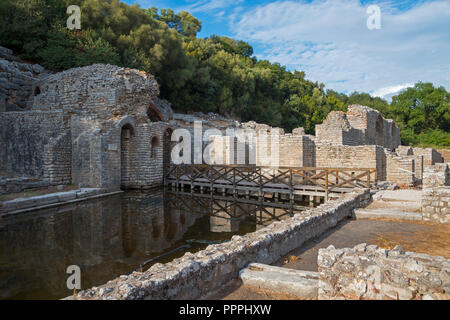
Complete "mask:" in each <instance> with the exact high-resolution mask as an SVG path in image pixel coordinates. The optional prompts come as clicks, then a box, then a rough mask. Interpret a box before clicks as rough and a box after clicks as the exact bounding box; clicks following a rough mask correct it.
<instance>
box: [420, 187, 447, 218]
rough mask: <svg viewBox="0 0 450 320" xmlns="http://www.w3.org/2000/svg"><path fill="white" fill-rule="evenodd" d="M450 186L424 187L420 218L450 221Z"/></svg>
mask: <svg viewBox="0 0 450 320" xmlns="http://www.w3.org/2000/svg"><path fill="white" fill-rule="evenodd" d="M449 204H450V187H439V188H431V189H424V190H423V194H422V218H423V220H426V221H434V222H439V223H450V207H449Z"/></svg>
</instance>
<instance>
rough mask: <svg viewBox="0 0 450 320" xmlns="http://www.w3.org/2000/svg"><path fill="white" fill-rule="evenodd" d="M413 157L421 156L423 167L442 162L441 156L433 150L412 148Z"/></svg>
mask: <svg viewBox="0 0 450 320" xmlns="http://www.w3.org/2000/svg"><path fill="white" fill-rule="evenodd" d="M412 149H413V154H414V155H420V156H423V163H424V165H425V166H431V165H434V164H436V163H441V162H443V158H442V156H441V154H440V153H439V152H438V151H436V150H435V149H433V148H412Z"/></svg>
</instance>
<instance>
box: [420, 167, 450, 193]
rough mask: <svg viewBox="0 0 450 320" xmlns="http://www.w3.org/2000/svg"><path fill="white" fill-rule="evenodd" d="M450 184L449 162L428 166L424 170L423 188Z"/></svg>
mask: <svg viewBox="0 0 450 320" xmlns="http://www.w3.org/2000/svg"><path fill="white" fill-rule="evenodd" d="M448 185H450V169H449V165H448V164H447V163H438V164H435V165H433V166H427V167H425V168H424V172H423V189H428V188H435V187H441V186H448Z"/></svg>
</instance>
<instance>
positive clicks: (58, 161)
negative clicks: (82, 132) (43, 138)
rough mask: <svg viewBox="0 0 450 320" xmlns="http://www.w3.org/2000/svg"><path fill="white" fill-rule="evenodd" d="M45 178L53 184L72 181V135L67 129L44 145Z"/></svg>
mask: <svg viewBox="0 0 450 320" xmlns="http://www.w3.org/2000/svg"><path fill="white" fill-rule="evenodd" d="M43 178H44V180H46V181H48V182H50V183H51V184H71V183H72V148H71V136H70V132H69V131H67V132H65V133H63V134H61V135H59V136H58V137H57V138H50V140H49V143H48V144H47V145H45V147H44V176H43Z"/></svg>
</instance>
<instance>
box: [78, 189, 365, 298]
mask: <svg viewBox="0 0 450 320" xmlns="http://www.w3.org/2000/svg"><path fill="white" fill-rule="evenodd" d="M368 201H370V192H369V190H368V189H366V190H357V189H355V191H354V192H353V193H349V194H347V195H346V196H345V197H343V198H340V199H337V200H333V201H330V202H327V203H325V204H322V205H321V206H319V207H317V208H313V209H310V210H306V211H304V212H302V213H300V214H297V215H295V216H294V217H292V218H289V219H286V220H284V221H280V222H275V223H273V224H271V225H269V226H267V227H265V228H262V229H260V230H258V231H256V232H252V233H250V234H247V235H245V236H233V237H232V239H231V241H229V242H226V243H221V244H215V245H210V246H208V247H207V248H206V249H205V250H202V251H199V252H197V253H195V254H192V253H186V254H185V255H184V256H183V257H182V258H179V259H174V260H173V261H172V262H169V263H166V264H160V263H157V264H155V265H153V266H152V267H151V268H150V269H148V270H147V271H145V272H133V273H132V274H130V275H128V276H125V275H123V276H120V277H119V278H117V279H114V280H111V281H109V282H108V283H106V284H105V285H102V286H99V287H95V288H91V289H89V290H84V291H82V292H80V293H79V294H78V295H77V296H76V298H77V299H195V298H198V297H200V296H201V295H202V294H205V293H207V292H210V291H211V290H214V289H217V288H219V287H220V286H222V285H223V284H225V283H226V282H228V281H229V280H231V279H233V278H235V277H236V276H237V274H238V272H239V270H241V269H242V268H244V267H245V266H247V265H248V264H249V263H250V262H260V263H269V264H270V263H273V262H274V261H276V260H278V259H279V258H280V257H281V256H282V255H284V254H286V253H288V252H290V251H291V250H293V249H295V248H297V247H299V246H300V245H302V244H303V243H304V242H305V241H307V240H309V239H311V238H313V237H315V236H318V235H320V234H322V233H323V232H324V231H326V230H328V229H329V228H331V227H333V226H335V225H336V224H337V223H338V222H339V221H340V220H343V219H345V218H347V217H349V216H350V215H351V214H352V211H353V208H355V207H361V206H364V205H366V204H367V203H368Z"/></svg>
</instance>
